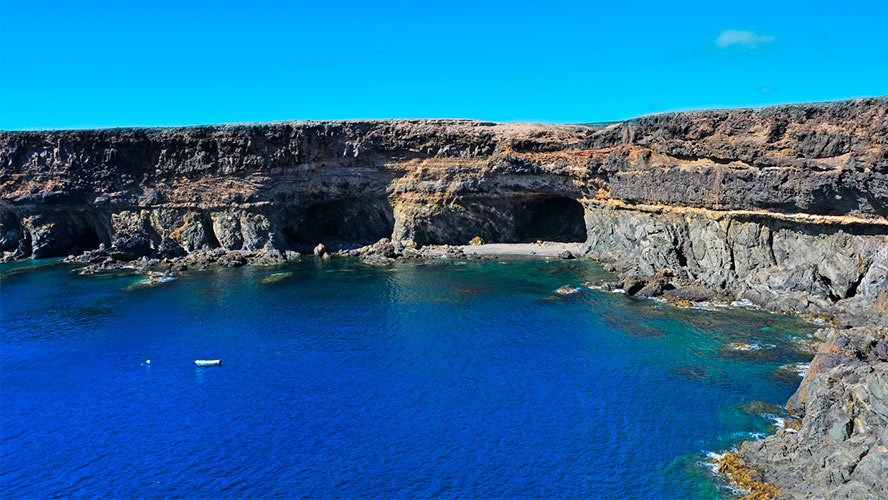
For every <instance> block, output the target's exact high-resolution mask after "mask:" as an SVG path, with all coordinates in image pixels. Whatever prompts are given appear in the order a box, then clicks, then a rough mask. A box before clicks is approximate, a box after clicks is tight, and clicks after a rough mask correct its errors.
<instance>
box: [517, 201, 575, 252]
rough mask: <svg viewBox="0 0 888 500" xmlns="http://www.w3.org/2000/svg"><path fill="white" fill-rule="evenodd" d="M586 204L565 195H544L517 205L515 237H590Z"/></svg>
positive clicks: (569, 240) (521, 239)
mask: <svg viewBox="0 0 888 500" xmlns="http://www.w3.org/2000/svg"><path fill="white" fill-rule="evenodd" d="M583 212H584V211H583V205H581V204H580V202H579V201H577V200H575V199H571V198H566V197H564V196H557V197H550V198H542V199H536V200H532V201H529V202H527V203H524V204H521V205H518V206H517V207H516V209H515V238H516V240H517V241H518V242H533V241H537V240H542V241H558V242H563V243H574V242H583V241H586V223H585V221H584V219H583Z"/></svg>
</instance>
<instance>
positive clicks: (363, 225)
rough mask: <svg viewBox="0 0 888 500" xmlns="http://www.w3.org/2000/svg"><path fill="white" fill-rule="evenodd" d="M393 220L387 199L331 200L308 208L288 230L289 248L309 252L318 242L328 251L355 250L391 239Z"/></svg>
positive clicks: (393, 226) (393, 227)
mask: <svg viewBox="0 0 888 500" xmlns="http://www.w3.org/2000/svg"><path fill="white" fill-rule="evenodd" d="M394 229H395V218H394V215H393V211H392V206H391V204H389V203H388V201H387V200H385V201H379V202H354V201H333V202H325V203H315V204H312V205H308V206H307V207H305V209H304V210H303V211H302V212H301V213H299V214H297V215H296V217H295V221H294V224H292V225H291V226H290V227H289V228H288V231H287V238H288V239H289V243H290V245H291V246H293V247H295V248H298V249H300V250H309V249H310V248H311V247H314V246H315V245H317V244H318V243H323V244H324V245H325V246H326V247H328V248H330V249H345V248H357V247H360V246H364V245H369V244H371V243H376V242H377V241H379V240H380V239H382V238H391V236H392V232H393V231H394Z"/></svg>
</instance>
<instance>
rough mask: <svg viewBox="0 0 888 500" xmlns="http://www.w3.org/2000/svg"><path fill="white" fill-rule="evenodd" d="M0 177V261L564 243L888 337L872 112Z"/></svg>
mask: <svg viewBox="0 0 888 500" xmlns="http://www.w3.org/2000/svg"><path fill="white" fill-rule="evenodd" d="M0 166H2V171H0V225H2V228H0V247H2V251H3V253H4V259H7V260H9V259H15V258H22V257H28V256H32V257H35V258H40V257H51V256H65V255H69V254H72V253H73V254H77V253H80V252H82V251H85V250H89V249H94V248H98V247H100V246H104V247H105V248H106V249H107V250H106V252H107V254H108V255H110V257H108V258H109V259H110V258H114V259H136V258H140V257H154V258H170V257H175V256H179V255H182V254H192V255H194V254H199V253H201V252H215V254H218V253H220V252H222V253H225V252H229V253H230V252H236V253H237V252H239V253H240V254H244V255H249V256H256V255H262V256H264V257H263V258H269V259H271V260H274V259H275V258H280V256H282V255H286V252H288V251H294V250H300V251H305V250H307V249H310V248H312V247H313V246H314V245H315V244H317V243H319V242H322V243H324V244H325V245H326V246H327V247H330V248H355V247H359V246H361V245H367V244H370V243H374V242H376V241H378V240H380V239H382V238H389V239H390V240H391V247H392V252H394V253H405V252H410V251H413V249H415V248H419V247H422V246H424V245H432V244H465V243H467V242H468V241H469V240H470V239H472V238H473V237H475V236H480V237H481V238H483V239H484V240H485V241H490V242H525V241H535V240H557V241H578V242H582V243H583V252H584V253H585V254H586V255H587V256H589V257H591V258H595V259H597V260H599V261H601V262H603V263H605V264H608V265H609V266H611V267H612V268H613V269H614V270H616V271H617V272H619V273H620V274H623V275H627V276H634V275H638V276H650V275H654V274H657V273H659V276H660V277H668V279H666V281H662V280H661V281H657V282H656V283H655V284H656V286H655V287H654V288H653V289H655V292H652V293H654V294H657V293H663V292H664V291H669V290H672V289H676V288H682V287H684V288H686V289H687V290H690V291H691V292H693V291H694V289H693V287H692V286H690V285H689V284H690V283H693V284H695V285H696V286H698V287H702V288H703V289H705V290H706V291H707V293H716V294H718V295H719V296H720V297H724V298H727V299H731V300H736V299H746V300H749V301H751V302H753V303H757V304H760V305H763V306H766V307H768V308H770V309H774V310H780V311H788V312H797V313H805V314H812V315H817V316H824V317H827V318H829V319H831V320H833V321H836V322H838V323H840V324H850V325H855V326H858V325H864V326H874V327H883V328H884V327H888V98H872V99H860V100H852V101H842V102H834V103H824V104H810V105H795V106H780V107H773V108H765V109H750V110H716V111H695V112H683V113H670V114H662V115H654V116H646V117H641V118H637V119H634V120H629V121H625V122H620V123H612V124H606V125H540V124H505V123H490V122H479V121H470V120H393V121H336V122H287V123H271V124H259V125H224V126H211V127H190V128H175V129H121V130H86V131H54V132H0ZM101 255H105V254H101ZM658 279H659V278H658ZM652 283H653V282H652ZM647 288H648V289H651V288H650V287H647ZM688 293H690V292H688ZM686 296H697V297H703V296H706V295H705V294H703V295H699V294H697V295H695V294H694V293H691V294H690V295H686ZM837 369H838V368H837ZM880 376H881V375H880ZM878 397H880V398H883V399H882V400H880V401H883V400H884V398H885V397H886V396H885V395H884V394H882V395H881V396H878ZM883 417H884V415H881V416H877V417H874V420H873V421H875V422H878V423H879V425H881V429H885V428H888V422H886V421H884V418H883ZM824 418H826V417H824ZM874 428H877V429H878V428H879V427H878V426H875V427H873V425H871V424H868V427H867V428H866V429H861V430H860V432H865V433H872V432H873V429H874ZM854 432H856V431H855V430H854V429H853V426H852V429H851V434H849V436H851V435H853V434H854ZM879 432H882V431H879ZM849 439H850V438H849ZM881 439H882V441H879V442H878V443H877V444H873V445H872V447H871V448H872V449H873V450H875V451H874V452H873V453H875V455H873V456H875V457H877V458H878V457H879V456H880V455H879V453H883V452H880V451H879V450H880V449H881V448H879V446H882V447H883V448H884V445H885V444H886V443H884V442H883V441H884V438H881ZM868 450H869V448H868ZM881 456H882V460H883V461H882V462H877V464H885V463H888V455H881ZM870 460H872V458H871V459H870ZM830 477H832V476H830ZM786 491H789V490H786ZM823 491H827V490H826V489H824V490H823Z"/></svg>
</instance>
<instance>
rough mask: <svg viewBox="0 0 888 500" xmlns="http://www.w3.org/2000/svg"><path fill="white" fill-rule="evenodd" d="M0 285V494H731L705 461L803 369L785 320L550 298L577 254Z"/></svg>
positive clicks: (602, 298) (72, 276) (594, 274)
mask: <svg viewBox="0 0 888 500" xmlns="http://www.w3.org/2000/svg"><path fill="white" fill-rule="evenodd" d="M38 264H39V262H38ZM0 272H2V275H0V316H2V323H0V339H2V344H0V349H2V351H0V438H2V439H0V443H2V444H0V497H3V498H60V497H66V498H71V497H73V498H147V499H153V498H285V497H293V498H316V499H330V498H374V499H377V498H380V499H388V498H392V499H395V498H398V499H399V498H510V499H511V498H615V497H620V498H645V499H654V498H663V499H678V498H722V497H730V496H731V495H732V493H731V490H730V489H729V488H727V487H726V486H725V485H724V484H723V483H722V482H721V481H720V480H719V479H718V478H717V477H716V476H715V474H714V473H713V472H712V471H711V470H710V469H709V468H708V460H709V459H707V455H706V454H707V453H708V452H713V451H719V450H725V449H729V448H730V447H731V446H734V445H736V444H737V443H738V442H739V441H741V440H743V439H748V438H749V437H750V436H754V435H759V433H766V432H770V431H771V430H773V425H774V423H773V422H774V421H773V419H771V418H769V417H768V416H767V414H768V413H776V412H777V410H774V411H771V410H772V409H771V408H770V407H769V406H768V405H767V404H764V403H771V404H776V405H782V404H783V403H784V402H785V401H786V399H787V398H788V397H789V396H790V395H791V394H792V392H793V391H794V390H795V388H796V386H797V385H798V383H799V381H800V378H799V376H798V375H797V374H796V373H793V372H792V371H790V370H787V369H785V368H781V366H783V365H785V364H789V363H799V362H805V361H808V360H809V359H810V357H811V355H810V354H804V353H801V352H799V351H797V349H796V347H795V343H794V342H793V339H795V338H799V337H804V336H806V335H810V333H811V332H812V331H813V326H812V325H810V324H805V323H802V322H801V321H799V320H796V319H791V318H786V317H782V316H779V315H774V314H769V313H765V312H759V311H750V310H743V309H720V310H712V311H710V310H696V309H679V308H674V307H671V306H668V305H666V304H663V303H660V302H656V301H653V300H648V299H637V298H632V297H627V296H625V295H622V294H614V293H605V292H600V291H596V290H593V289H588V288H584V289H582V290H581V291H580V292H578V293H575V294H572V295H568V296H558V295H556V294H554V293H553V292H554V291H555V290H556V289H558V288H559V287H560V286H562V285H580V284H582V283H583V282H585V281H586V280H588V279H590V278H601V277H602V276H606V275H605V273H603V272H602V271H601V270H600V268H599V267H597V266H596V265H595V264H593V263H587V262H576V261H572V262H562V261H558V262H545V261H539V260H537V261H533V260H506V261H499V262H498V261H493V262H478V261H475V262H469V263H463V264H451V265H427V264H426V265H423V264H410V263H399V264H397V265H395V266H393V267H390V268H384V267H372V266H367V265H363V264H361V263H359V262H356V261H351V260H335V259H334V260H332V261H329V262H321V261H317V260H312V259H309V260H307V261H305V262H302V263H299V264H296V265H294V266H290V267H284V268H267V269H263V268H251V269H248V268H241V269H230V270H229V269H226V270H218V271H208V272H203V273H193V274H185V275H182V276H180V277H178V278H177V279H175V280H173V281H169V282H166V283H162V284H160V285H157V286H142V285H140V284H138V282H139V280H140V279H142V278H140V277H138V276H135V275H132V274H127V273H119V274H109V275H101V276H80V275H78V274H76V272H75V271H74V268H73V267H70V266H69V265H66V264H62V263H58V262H57V263H50V264H46V263H44V265H35V263H28V264H24V265H22V264H17V265H4V266H2V268H0ZM735 342H741V343H746V344H749V346H750V347H751V348H752V349H753V350H737V349H736V348H734V347H736V346H733V347H732V346H731V343H735ZM217 358H218V359H221V360H222V361H223V363H222V366H219V367H210V368H198V367H196V366H195V365H194V360H195V359H217ZM146 360H150V361H151V362H150V364H146Z"/></svg>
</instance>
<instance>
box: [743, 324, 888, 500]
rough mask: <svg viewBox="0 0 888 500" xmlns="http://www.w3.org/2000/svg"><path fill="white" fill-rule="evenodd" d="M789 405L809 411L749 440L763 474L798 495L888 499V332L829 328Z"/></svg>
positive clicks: (748, 452) (748, 457)
mask: <svg viewBox="0 0 888 500" xmlns="http://www.w3.org/2000/svg"><path fill="white" fill-rule="evenodd" d="M819 333H820V334H822V335H824V336H825V337H826V338H825V342H824V343H823V344H821V345H820V348H819V350H818V352H817V355H816V356H815V358H814V361H812V363H811V368H810V369H809V370H808V373H807V374H806V375H805V379H804V380H803V381H802V385H801V386H800V387H799V390H798V391H797V392H796V394H795V395H794V396H793V397H792V398H791V399H790V401H789V403H788V405H787V406H788V407H789V409H791V410H794V411H796V412H798V413H799V414H800V415H801V416H803V420H802V426H801V428H800V429H799V430H794V429H791V428H784V429H782V430H779V431H778V432H777V434H775V435H773V436H770V437H768V438H765V439H763V440H761V441H749V442H746V443H744V444H743V449H742V457H743V460H744V461H745V462H746V463H748V464H749V465H751V466H753V468H754V470H756V471H759V472H758V474H759V476H760V479H761V480H762V481H763V482H764V483H767V484H771V485H774V486H776V487H777V488H778V491H783V492H786V494H785V495H784V496H786V497H790V498H824V499H838V498H847V499H855V500H864V499H879V498H888V480H886V478H888V336H886V332H884V331H877V330H873V329H871V328H865V327H863V328H852V329H848V330H835V329H832V328H830V329H824V330H822V331H821V332H819Z"/></svg>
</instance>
